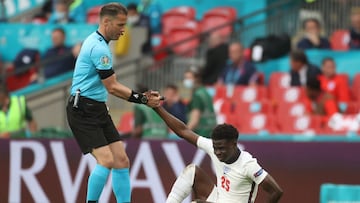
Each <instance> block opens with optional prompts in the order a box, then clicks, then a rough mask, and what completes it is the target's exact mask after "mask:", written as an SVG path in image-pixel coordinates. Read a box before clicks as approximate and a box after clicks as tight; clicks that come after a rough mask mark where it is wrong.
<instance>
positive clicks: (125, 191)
mask: <svg viewBox="0 0 360 203" xmlns="http://www.w3.org/2000/svg"><path fill="white" fill-rule="evenodd" d="M126 20H127V9H126V8H125V7H124V6H123V5H121V4H119V3H109V4H106V5H104V6H103V7H102V8H101V11H100V23H99V28H98V30H97V31H95V32H93V33H92V34H90V35H89V36H88V37H87V38H86V39H85V41H84V42H83V45H82V47H81V50H80V53H79V56H78V58H77V61H76V64H75V70H74V75H73V81H72V87H71V96H70V99H69V102H68V105H67V107H66V111H67V118H68V122H69V125H70V128H71V130H72V132H73V134H74V137H75V138H76V141H77V143H78V145H79V147H80V148H81V151H82V152H83V154H87V153H91V154H92V155H93V156H94V157H95V159H96V161H97V165H96V167H95V168H94V169H93V170H92V171H91V173H90V176H89V179H88V186H87V202H88V203H89V202H97V201H98V200H99V197H100V194H101V192H102V190H103V187H104V185H105V182H106V180H107V178H108V176H109V173H110V172H111V173H112V186H113V191H114V194H115V197H116V200H117V202H120V203H124V202H130V199H131V191H130V190H131V189H130V178H129V165H130V164H129V159H128V157H127V154H126V152H125V148H124V144H123V142H122V141H121V139H120V137H119V134H118V132H117V130H116V128H115V126H114V124H113V121H112V119H111V117H110V115H109V113H108V109H107V106H106V104H105V102H106V100H107V94H108V92H109V93H110V94H112V95H115V96H117V97H119V98H121V99H124V100H128V101H129V102H134V103H140V104H146V105H148V106H149V107H157V106H159V105H160V96H159V93H158V92H146V93H145V94H142V93H137V92H134V91H132V90H131V89H129V88H128V87H126V86H124V85H122V84H120V83H119V82H117V80H116V76H115V74H114V70H113V68H112V54H111V52H110V49H109V45H108V43H109V41H110V40H117V39H118V38H119V37H120V36H121V35H123V33H124V29H125V25H126Z"/></svg>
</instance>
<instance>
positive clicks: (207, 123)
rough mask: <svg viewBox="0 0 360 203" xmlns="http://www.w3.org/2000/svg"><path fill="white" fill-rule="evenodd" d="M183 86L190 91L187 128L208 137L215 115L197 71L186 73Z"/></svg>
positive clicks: (191, 70)
mask: <svg viewBox="0 0 360 203" xmlns="http://www.w3.org/2000/svg"><path fill="white" fill-rule="evenodd" d="M183 85H184V86H185V88H188V89H191V91H192V94H191V99H190V101H189V104H188V106H187V107H188V108H187V109H188V123H187V126H188V127H189V128H190V129H191V130H193V131H194V132H196V133H197V134H199V135H201V136H203V137H210V134H211V131H212V130H213V128H214V127H215V126H216V115H215V112H214V106H213V101H212V97H211V96H210V94H209V93H208V91H207V89H206V88H205V87H204V86H203V85H202V82H201V75H200V73H199V71H198V70H195V69H190V70H188V71H186V72H185V74H184V80H183Z"/></svg>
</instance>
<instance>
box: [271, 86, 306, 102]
mask: <svg viewBox="0 0 360 203" xmlns="http://www.w3.org/2000/svg"><path fill="white" fill-rule="evenodd" d="M305 99H306V94H305V90H304V88H303V87H289V88H286V89H279V88H278V89H273V90H272V92H271V100H272V101H273V102H274V104H275V105H280V104H281V103H284V102H285V103H294V102H299V101H303V100H305Z"/></svg>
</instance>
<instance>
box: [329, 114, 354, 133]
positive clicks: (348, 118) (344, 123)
mask: <svg viewBox="0 0 360 203" xmlns="http://www.w3.org/2000/svg"><path fill="white" fill-rule="evenodd" d="M359 121H360V114H352V115H350V114H349V115H346V114H334V115H333V116H332V117H331V118H330V119H329V120H328V123H327V124H326V125H325V126H324V131H323V134H330V135H347V134H348V133H349V132H351V131H352V132H360V122H359Z"/></svg>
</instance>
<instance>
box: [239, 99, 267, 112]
mask: <svg viewBox="0 0 360 203" xmlns="http://www.w3.org/2000/svg"><path fill="white" fill-rule="evenodd" d="M233 109H234V112H235V114H256V113H266V114H272V113H273V111H272V105H271V104H270V102H269V101H267V100H263V101H254V102H244V101H240V100H238V101H236V102H234V104H233Z"/></svg>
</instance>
